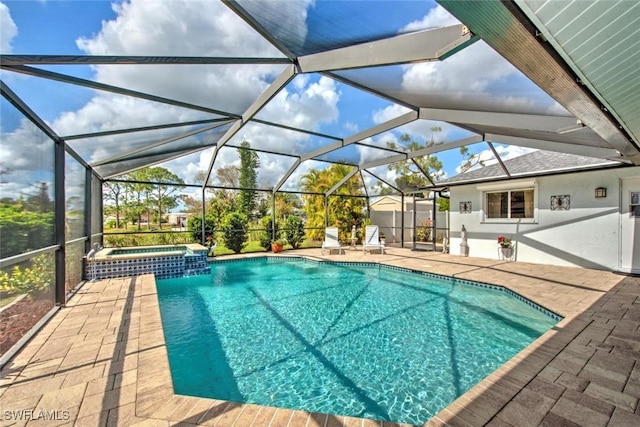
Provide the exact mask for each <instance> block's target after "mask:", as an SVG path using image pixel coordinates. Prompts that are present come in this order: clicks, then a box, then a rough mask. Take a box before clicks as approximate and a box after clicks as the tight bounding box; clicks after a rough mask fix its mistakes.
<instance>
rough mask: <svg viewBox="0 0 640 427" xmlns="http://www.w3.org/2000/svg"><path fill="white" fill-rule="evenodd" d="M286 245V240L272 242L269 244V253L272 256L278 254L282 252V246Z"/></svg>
mask: <svg viewBox="0 0 640 427" xmlns="http://www.w3.org/2000/svg"><path fill="white" fill-rule="evenodd" d="M286 244H287V239H278V240H274V241H273V242H271V251H272V252H273V253H274V254H277V253H278V252H282V250H283V249H284V245H286Z"/></svg>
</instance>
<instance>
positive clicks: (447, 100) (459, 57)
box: [335, 41, 569, 115]
mask: <svg viewBox="0 0 640 427" xmlns="http://www.w3.org/2000/svg"><path fill="white" fill-rule="evenodd" d="M335 74H337V75H339V76H341V77H343V78H346V79H348V80H351V81H353V82H356V83H358V84H361V85H364V86H367V87H371V88H373V89H375V90H376V91H378V92H380V93H381V94H384V95H387V96H389V97H391V98H392V99H397V100H398V101H400V102H405V103H407V104H409V105H415V106H418V107H423V108H444V109H464V110H475V111H502V112H512V113H513V112H518V113H537V114H544V113H550V112H553V113H559V114H563V115H569V114H568V113H567V112H566V110H565V109H564V108H563V107H561V106H560V105H559V104H558V103H557V102H556V101H554V100H553V98H551V97H550V96H549V95H547V94H546V93H545V92H544V91H542V90H541V89H540V88H538V87H537V86H536V85H535V84H534V83H533V82H531V80H529V79H528V78H527V77H526V76H524V75H523V74H522V73H521V72H520V71H518V70H517V69H516V68H515V67H514V66H513V65H511V64H509V63H508V62H507V61H506V60H505V59H504V58H502V57H501V56H500V55H499V54H498V53H496V52H495V51H494V50H493V49H491V48H490V47H489V46H487V45H486V44H485V43H484V42H482V41H479V42H476V43H474V44H472V45H471V46H468V47H467V48H465V49H464V50H462V51H460V52H457V53H456V54H454V55H452V56H450V57H448V58H446V59H445V60H443V61H434V62H423V63H419V64H410V65H402V66H400V65H392V66H385V67H374V68H369V69H362V70H360V69H355V70H345V71H337V72H335Z"/></svg>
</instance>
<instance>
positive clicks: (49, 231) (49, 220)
mask: <svg viewBox="0 0 640 427" xmlns="http://www.w3.org/2000/svg"><path fill="white" fill-rule="evenodd" d="M0 236H2V238H0V253H1V254H2V257H3V258H6V257H10V256H13V255H18V254H21V253H25V252H29V251H32V250H35V249H40V248H44V247H46V246H49V245H52V244H53V213H50V212H48V213H39V212H30V211H26V210H24V209H22V208H21V207H19V206H7V205H4V206H0Z"/></svg>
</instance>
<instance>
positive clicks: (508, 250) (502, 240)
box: [498, 236, 513, 259]
mask: <svg viewBox="0 0 640 427" xmlns="http://www.w3.org/2000/svg"><path fill="white" fill-rule="evenodd" d="M498 245H499V246H500V254H501V255H502V258H503V259H510V258H511V255H512V253H513V242H512V241H511V238H509V237H506V236H498Z"/></svg>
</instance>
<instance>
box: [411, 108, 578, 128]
mask: <svg viewBox="0 0 640 427" xmlns="http://www.w3.org/2000/svg"><path fill="white" fill-rule="evenodd" d="M420 118H421V119H426V120H439V121H443V122H449V123H461V124H468V125H482V126H500V127H508V128H514V129H526V130H535V131H545V132H559V131H561V130H563V129H567V128H570V127H572V126H576V123H577V119H576V118H575V117H566V116H565V117H563V116H544V115H540V114H514V113H495V112H488V111H470V110H448V109H442V108H421V109H420Z"/></svg>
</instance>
